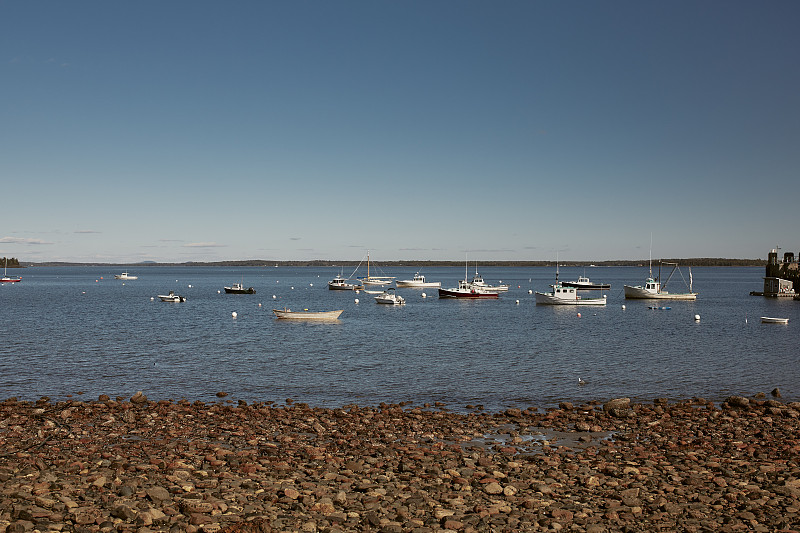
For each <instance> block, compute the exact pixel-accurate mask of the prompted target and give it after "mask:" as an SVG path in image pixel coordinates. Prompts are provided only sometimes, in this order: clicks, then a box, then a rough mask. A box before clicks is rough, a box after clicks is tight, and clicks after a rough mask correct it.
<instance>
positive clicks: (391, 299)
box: [375, 287, 406, 305]
mask: <svg viewBox="0 0 800 533" xmlns="http://www.w3.org/2000/svg"><path fill="white" fill-rule="evenodd" d="M375 302H376V303H379V304H389V305H404V304H405V303H406V300H405V298H403V297H402V296H400V295H399V294H397V291H395V288H394V287H389V288H388V289H386V290H385V291H384V292H382V293H381V294H379V295H377V296H376V297H375Z"/></svg>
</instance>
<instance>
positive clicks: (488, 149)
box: [0, 0, 800, 262]
mask: <svg viewBox="0 0 800 533" xmlns="http://www.w3.org/2000/svg"><path fill="white" fill-rule="evenodd" d="M798 28H800V2H797V1H796V0H773V1H769V2H753V1H746V2H742V1H736V0H710V1H702V2H699V1H671V2H657V1H640V0H635V1H612V2H585V1H570V0H567V1H544V0H541V1H538V0H537V1H529V0H525V1H501V2H488V1H477V2H472V1H464V0H450V1H446V0H434V1H429V0H425V1H414V0H411V1H402V2H385V1H374V0H369V1H356V0H353V1H349V0H345V1H335V2H331V1H303V0H300V1H284V2H268V1H261V0H259V1H235V2H220V1H213V2H210V1H202V0H192V1H181V0H176V1H169V2H162V1H151V0H143V1H137V2H108V1H88V0H87V1H81V2H61V1H39V2H25V1H6V2H2V3H0V97H1V102H2V104H1V106H0V180H1V184H0V211H1V212H2V219H1V220H2V222H0V255H8V256H9V257H18V258H19V259H20V260H22V261H49V260H55V261H102V262H136V261H146V260H152V261H194V260H197V261H216V260H224V259H234V260H235V259H265V260H270V259H275V260H304V259H333V260H337V259H354V260H359V259H361V258H362V257H363V256H364V255H365V253H366V251H367V250H371V257H372V259H373V260H375V261H381V260H405V259H420V260H427V259H433V260H457V261H458V260H462V259H463V258H464V256H465V253H468V254H469V257H470V258H471V259H475V260H492V259H495V260H551V259H553V258H554V257H555V256H556V254H557V253H558V255H559V256H560V257H561V258H562V259H565V260H606V259H640V258H647V256H648V248H649V246H650V236H651V234H652V239H653V251H652V253H653V257H654V258H657V257H679V258H680V257H684V258H690V257H728V258H766V255H767V252H768V251H769V249H771V248H774V247H775V246H776V245H779V246H781V248H783V249H784V250H786V251H795V252H798V251H800V238H798V237H799V236H798V226H799V224H798V222H800V216H799V215H798V213H800V211H798V208H797V191H798V169H800V29H798Z"/></svg>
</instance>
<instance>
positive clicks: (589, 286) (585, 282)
mask: <svg viewBox="0 0 800 533" xmlns="http://www.w3.org/2000/svg"><path fill="white" fill-rule="evenodd" d="M561 284H562V285H563V286H564V287H575V288H576V289H578V290H581V291H594V290H605V289H610V288H611V284H610V283H592V282H591V281H589V278H587V277H586V276H585V275H584V276H578V281H562V282H561Z"/></svg>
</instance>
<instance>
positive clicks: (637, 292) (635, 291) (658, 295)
mask: <svg viewBox="0 0 800 533" xmlns="http://www.w3.org/2000/svg"><path fill="white" fill-rule="evenodd" d="M661 264H662V263H660V262H659V266H658V277H655V278H654V277H653V271H652V269H651V270H650V275H649V276H648V277H647V279H646V280H645V282H644V285H635V286H632V285H625V286H624V289H625V298H627V299H629V300H631V299H633V300H696V299H697V293H696V292H693V291H692V268H691V267H689V283H688V288H689V292H669V291H667V290H666V287H667V283H669V280H670V279H672V275H673V274H674V273H675V272H676V271H678V272H680V268H679V267H678V263H663V264H665V265H672V272H670V274H669V277H667V281H665V282H664V284H663V286H662V284H661ZM681 277H683V274H681Z"/></svg>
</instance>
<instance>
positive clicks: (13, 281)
mask: <svg viewBox="0 0 800 533" xmlns="http://www.w3.org/2000/svg"><path fill="white" fill-rule="evenodd" d="M20 281H22V278H2V279H0V283H19V282H20Z"/></svg>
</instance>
